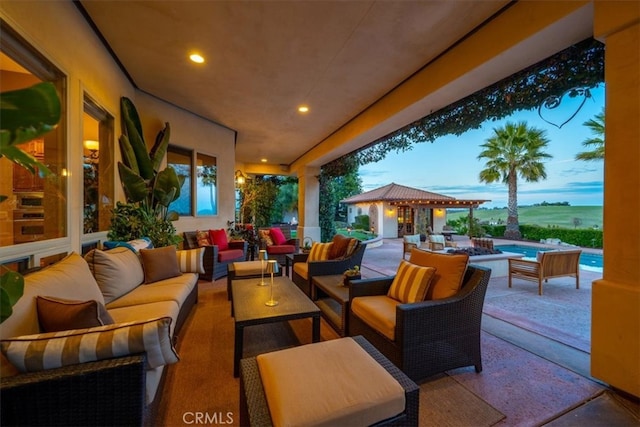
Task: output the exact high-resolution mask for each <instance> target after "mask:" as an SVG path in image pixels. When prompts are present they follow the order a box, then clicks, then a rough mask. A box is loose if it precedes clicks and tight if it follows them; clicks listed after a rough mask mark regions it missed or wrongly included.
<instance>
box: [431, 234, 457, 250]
mask: <svg viewBox="0 0 640 427" xmlns="http://www.w3.org/2000/svg"><path fill="white" fill-rule="evenodd" d="M457 247H458V244H457V243H456V242H453V241H451V240H447V239H446V238H445V236H444V235H443V234H430V235H429V250H431V251H441V250H443V249H444V248H457Z"/></svg>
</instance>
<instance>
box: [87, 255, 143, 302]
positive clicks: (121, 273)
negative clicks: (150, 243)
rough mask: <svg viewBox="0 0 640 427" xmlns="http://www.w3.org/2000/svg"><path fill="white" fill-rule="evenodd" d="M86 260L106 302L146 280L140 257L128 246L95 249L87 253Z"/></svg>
mask: <svg viewBox="0 0 640 427" xmlns="http://www.w3.org/2000/svg"><path fill="white" fill-rule="evenodd" d="M143 250H153V249H143ZM85 260H86V261H87V263H88V264H89V269H90V270H91V272H92V273H93V275H94V276H95V278H96V282H98V286H99V287H100V290H101V291H102V294H103V295H104V302H105V304H108V303H110V302H111V301H113V300H115V299H117V298H119V297H121V296H122V295H124V294H126V293H127V292H130V291H132V290H133V289H135V288H136V287H137V286H139V285H140V284H141V283H142V282H144V271H143V270H142V265H141V264H140V259H139V258H138V255H136V254H135V253H133V252H132V251H130V250H129V249H127V248H123V247H120V248H115V249H111V250H108V251H101V250H100V249H94V250H92V251H90V252H89V253H88V254H87V255H85Z"/></svg>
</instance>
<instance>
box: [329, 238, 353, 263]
mask: <svg viewBox="0 0 640 427" xmlns="http://www.w3.org/2000/svg"><path fill="white" fill-rule="evenodd" d="M352 241H355V242H357V241H356V239H353V238H351V237H345V236H343V235H342V234H336V235H335V236H333V239H332V240H331V242H332V243H333V245H332V246H331V249H330V250H329V259H341V258H344V257H346V256H348V255H347V250H348V249H349V245H351V242H352ZM352 246H355V244H354V245H352ZM351 250H353V247H352V248H351Z"/></svg>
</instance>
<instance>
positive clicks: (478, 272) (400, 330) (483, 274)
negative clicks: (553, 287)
mask: <svg viewBox="0 0 640 427" xmlns="http://www.w3.org/2000/svg"><path fill="white" fill-rule="evenodd" d="M490 276H491V270H490V269H487V268H484V267H480V266H474V265H470V266H469V267H467V271H466V272H465V276H464V280H463V283H462V288H461V290H460V291H459V292H458V293H457V294H456V295H455V296H453V297H450V298H446V299H441V300H432V301H422V302H417V303H412V304H400V305H398V306H397V307H396V325H395V340H393V341H392V340H390V339H389V338H387V337H386V336H385V335H383V334H382V333H380V332H378V331H377V330H376V329H374V328H373V327H371V326H369V324H367V323H366V322H364V321H363V320H361V319H360V318H359V317H358V316H357V315H355V314H354V313H353V311H351V310H350V311H349V336H356V335H362V336H364V337H365V338H366V339H367V340H368V341H369V342H370V343H372V344H373V345H374V346H375V347H376V348H377V349H378V350H380V352H381V353H382V354H384V355H385V356H386V357H387V358H389V360H391V361H392V362H393V363H394V364H395V365H396V366H398V367H399V368H400V369H401V370H402V371H403V372H404V373H405V374H407V376H408V377H409V378H411V379H412V380H414V381H420V380H423V379H425V378H427V377H430V376H432V375H435V374H438V373H441V372H444V371H447V370H449V369H454V368H459V367H463V366H469V365H473V366H475V370H476V372H480V371H482V356H481V351H480V324H481V320H482V306H483V304H484V297H485V293H486V290H487V285H488V283H489V277H490ZM393 278H394V277H393V276H392V277H383V278H376V279H364V280H356V281H352V282H351V288H350V291H349V292H350V295H349V301H350V305H349V306H351V302H352V301H353V299H354V298H357V297H359V296H367V295H386V294H387V292H388V290H389V287H390V286H391V283H392V282H393Z"/></svg>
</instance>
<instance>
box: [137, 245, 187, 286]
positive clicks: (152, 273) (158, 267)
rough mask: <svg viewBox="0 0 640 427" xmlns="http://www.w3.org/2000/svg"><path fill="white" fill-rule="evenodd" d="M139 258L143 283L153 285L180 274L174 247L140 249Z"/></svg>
mask: <svg viewBox="0 0 640 427" xmlns="http://www.w3.org/2000/svg"><path fill="white" fill-rule="evenodd" d="M140 258H141V259H142V269H143V270H144V282H145V283H153V282H157V281H158V280H164V279H169V278H171V277H176V276H179V275H180V274H181V272H180V267H179V266H178V255H177V251H176V247H175V246H165V247H163V248H156V249H142V250H141V251H140Z"/></svg>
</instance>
